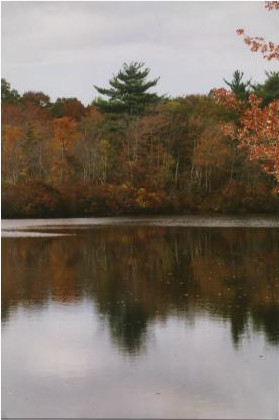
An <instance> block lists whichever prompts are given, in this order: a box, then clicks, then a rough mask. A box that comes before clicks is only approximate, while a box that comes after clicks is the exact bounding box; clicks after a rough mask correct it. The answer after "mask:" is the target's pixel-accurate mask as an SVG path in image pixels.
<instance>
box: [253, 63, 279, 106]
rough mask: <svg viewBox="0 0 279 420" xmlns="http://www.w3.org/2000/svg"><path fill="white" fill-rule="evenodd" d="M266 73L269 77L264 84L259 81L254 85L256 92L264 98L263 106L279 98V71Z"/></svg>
mask: <svg viewBox="0 0 279 420" xmlns="http://www.w3.org/2000/svg"><path fill="white" fill-rule="evenodd" d="M265 74H266V76H267V79H266V81H265V82H264V83H263V84H260V83H258V84H256V85H253V86H252V88H253V90H254V92H255V94H256V95H258V96H260V97H261V98H262V99H263V106H266V105H268V104H269V103H270V102H272V101H275V100H276V99H277V100H278V99H279V72H278V71H271V72H266V73H265Z"/></svg>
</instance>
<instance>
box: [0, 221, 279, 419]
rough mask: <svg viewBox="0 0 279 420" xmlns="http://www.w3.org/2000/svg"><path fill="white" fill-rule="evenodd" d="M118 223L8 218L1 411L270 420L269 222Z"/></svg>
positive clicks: (273, 309)
mask: <svg viewBox="0 0 279 420" xmlns="http://www.w3.org/2000/svg"><path fill="white" fill-rule="evenodd" d="M100 220H102V223H104V224H105V225H106V226H101V225H100ZM113 220H114V221H113V222H112V224H113V223H114V226H112V224H111V225H110V222H109V219H78V220H77V221H76V222H75V223H74V224H73V225H69V224H67V223H69V222H70V223H72V222H73V221H67V223H66V222H65V221H61V220H56V221H44V224H42V221H39V220H35V221H5V223H4V229H7V230H5V232H6V233H8V234H11V235H14V234H15V235H19V236H20V235H21V234H22V231H21V229H23V230H24V229H26V230H24V232H23V234H24V235H25V234H26V235H27V236H29V235H30V237H14V238H13V237H10V238H8V237H6V238H3V240H2V274H3V277H2V325H3V333H2V338H3V340H2V343H3V353H2V361H3V364H2V371H3V377H2V378H3V382H2V385H3V390H2V407H3V410H4V415H6V416H9V417H15V416H19V417H31V416H33V417H37V418H41V417H51V416H52V417H58V418H59V417H60V418H61V417H62V418H64V417H78V418H79V417H81V418H82V417H83V418H84V417H99V418H104V417H110V418H115V417H120V418H121V417H128V418H135V417H137V418H277V417H278V416H277V415H276V411H275V410H276V407H275V403H276V397H277V394H276V391H278V385H277V384H276V374H277V372H276V364H277V366H278V364H279V360H278V353H277V352H276V350H277V349H278V338H279V337H278V322H277V320H278V318H277V316H278V296H279V295H278V282H277V279H278V267H279V264H278V262H279V260H278V258H279V255H278V252H277V249H278V240H279V237H278V235H277V231H276V230H275V229H270V227H271V225H272V223H274V219H264V218H254V219H253V220H252V221H251V220H250V224H251V223H252V224H253V225H254V227H255V229H254V228H253V229H252V228H248V229H247V228H244V227H243V225H245V218H235V219H234V218H220V219H219V220H218V219H217V218H216V219H214V223H213V224H215V227H212V226H210V227H202V228H198V227H197V226H194V225H195V223H196V224H197V223H198V221H199V220H200V222H201V224H203V225H204V226H208V223H209V222H210V221H209V219H208V218H204V217H202V218H197V217H194V218H191V217H190V218H183V217H174V218H156V222H155V221H154V219H153V222H154V223H153V225H152V219H151V218H139V219H136V222H134V221H133V219H131V218H130V219H129V218H123V219H122V218H115V219H113ZM123 220H125V223H123ZM272 220H273V221H272ZM64 222H65V223H66V224H67V226H66V225H65V224H64ZM30 223H31V225H32V226H33V227H32V226H30V231H29V230H28V229H29V228H28V227H27V226H29V224H30ZM88 223H91V225H90V226H89V225H88ZM149 223H150V225H149ZM183 223H184V224H185V223H186V225H187V224H188V225H187V226H186V225H183ZM269 223H271V225H269ZM180 224H182V225H183V227H182V225H181V226H180ZM189 224H192V225H193V226H192V227H189ZM218 224H219V225H218ZM224 224H225V225H226V227H225V228H224V227H223V226H224ZM46 225H47V226H46ZM155 225H156V226H155ZM217 226H218V227H217ZM229 226H230V227H229ZM263 226H268V228H264V227H263ZM235 227H238V228H237V229H235ZM8 229H15V230H14V231H10V230H8ZM5 232H4V233H5ZM53 234H54V235H60V234H62V235H61V236H58V237H55V236H53V237H48V236H44V235H53ZM64 234H66V235H67V236H64ZM32 235H37V236H38V237H33V236H32ZM41 235H43V236H42V237H40V236H41ZM277 403H278V401H277Z"/></svg>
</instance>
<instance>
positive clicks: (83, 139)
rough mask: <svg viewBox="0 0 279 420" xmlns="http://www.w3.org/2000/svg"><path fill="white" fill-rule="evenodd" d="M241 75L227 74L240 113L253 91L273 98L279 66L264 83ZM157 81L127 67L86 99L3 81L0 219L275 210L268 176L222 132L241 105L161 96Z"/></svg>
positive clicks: (236, 119)
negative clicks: (22, 89) (14, 86)
mask: <svg viewBox="0 0 279 420" xmlns="http://www.w3.org/2000/svg"><path fill="white" fill-rule="evenodd" d="M243 77H244V75H243V73H241V72H239V71H236V72H235V73H234V75H233V78H232V80H231V81H226V83H227V85H228V86H229V89H230V93H231V94H233V95H234V98H236V99H237V100H238V102H239V103H240V104H241V107H242V111H241V112H242V113H243V109H245V110H246V111H247V110H248V111H249V110H251V109H253V108H252V105H251V103H250V102H249V98H250V95H251V93H253V94H254V95H256V97H257V98H260V99H261V101H260V103H259V104H258V108H259V109H261V110H267V109H269V108H268V107H270V105H271V104H273V103H274V102H276V101H277V100H278V98H279V73H278V72H270V73H266V80H265V81H264V82H263V83H262V84H259V83H257V84H252V82H251V81H246V82H245V81H243ZM158 80H159V79H158V78H156V79H154V80H149V69H148V68H147V67H146V66H145V64H144V63H139V62H132V63H128V64H124V65H123V68H122V69H121V70H120V71H119V72H118V73H117V74H116V75H114V76H113V77H112V78H111V79H110V80H109V87H108V88H103V87H98V86H95V88H96V90H97V92H98V94H99V95H100V96H98V97H97V98H96V99H95V100H94V101H93V102H92V104H90V105H89V106H84V105H83V104H82V102H81V101H79V100H78V99H77V98H58V99H57V100H56V101H55V102H51V100H50V98H49V96H48V95H46V94H45V93H43V92H34V91H29V92H25V93H24V94H23V95H20V94H19V93H18V92H17V91H16V90H15V89H11V86H10V84H9V83H8V82H7V81H6V80H5V79H2V83H1V89H2V215H3V217H58V216H61V217H66V216H94V215H108V214H127V213H128V214H142V213H184V212H186V213H187V212H225V213H226V212H250V211H253V212H255V211H256V212H272V211H275V210H276V201H277V198H276V192H275V187H276V177H274V173H272V171H268V170H266V168H267V167H268V165H267V164H266V165H263V163H262V162H261V161H259V160H258V159H251V154H250V152H249V149H248V148H247V147H241V148H240V147H239V142H238V140H237V136H236V135H233V136H230V135H228V133H226V132H224V126H228V125H230V126H231V125H233V126H234V127H236V128H237V127H239V126H241V121H242V119H241V118H242V115H241V113H240V108H239V107H234V106H230V107H228V106H224V101H223V102H222V101H220V100H219V101H218V100H216V95H215V93H216V92H215V93H214V91H212V92H209V93H208V94H207V95H188V96H183V97H177V98H169V97H166V96H159V95H158V94H156V93H155V92H154V88H156V85H157V83H158ZM219 98H220V95H219Z"/></svg>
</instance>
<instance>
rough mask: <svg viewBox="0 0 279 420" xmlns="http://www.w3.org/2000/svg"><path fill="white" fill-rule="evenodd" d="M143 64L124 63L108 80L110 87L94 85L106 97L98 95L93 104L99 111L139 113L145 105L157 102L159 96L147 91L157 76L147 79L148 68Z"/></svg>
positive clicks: (155, 82) (155, 83)
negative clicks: (150, 79)
mask: <svg viewBox="0 0 279 420" xmlns="http://www.w3.org/2000/svg"><path fill="white" fill-rule="evenodd" d="M144 66H145V64H144V63H139V62H132V63H130V64H126V63H124V65H123V69H122V70H120V71H119V72H118V74H117V75H116V76H113V77H112V78H111V79H110V80H109V84H110V86H111V87H110V88H108V89H105V88H100V87H98V86H94V87H95V89H96V90H97V91H98V92H99V93H100V94H101V95H104V96H106V97H107V98H108V99H103V98H101V97H98V98H97V99H96V100H95V101H93V105H94V106H95V107H96V108H97V109H99V110H100V111H101V112H107V113H115V114H117V113H126V114H128V115H140V114H142V113H143V112H144V110H145V108H146V107H147V106H149V105H152V104H155V103H157V102H158V101H159V100H160V97H159V96H158V95H157V94H156V93H149V92H147V91H148V90H149V89H150V88H152V87H154V86H156V85H157V83H158V80H159V78H157V79H154V80H152V81H147V80H146V78H147V76H148V74H149V72H150V69H149V68H146V67H144Z"/></svg>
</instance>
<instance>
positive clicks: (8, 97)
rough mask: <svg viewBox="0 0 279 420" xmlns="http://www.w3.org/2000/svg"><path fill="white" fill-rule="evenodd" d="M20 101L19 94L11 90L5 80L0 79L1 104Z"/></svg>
mask: <svg viewBox="0 0 279 420" xmlns="http://www.w3.org/2000/svg"><path fill="white" fill-rule="evenodd" d="M19 99H20V94H19V93H18V91H17V90H15V89H12V90H11V85H10V83H9V82H7V80H6V79H1V102H2V103H8V102H9V103H15V102H18V101H19Z"/></svg>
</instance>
